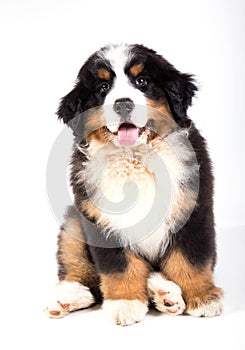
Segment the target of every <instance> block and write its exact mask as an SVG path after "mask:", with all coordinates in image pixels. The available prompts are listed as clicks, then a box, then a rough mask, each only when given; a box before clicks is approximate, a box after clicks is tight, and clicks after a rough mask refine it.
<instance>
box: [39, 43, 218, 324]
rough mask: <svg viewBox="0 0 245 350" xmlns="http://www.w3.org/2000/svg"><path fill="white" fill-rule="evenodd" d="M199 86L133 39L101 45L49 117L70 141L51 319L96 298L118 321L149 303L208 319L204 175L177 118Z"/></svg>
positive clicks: (208, 210)
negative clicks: (67, 202)
mask: <svg viewBox="0 0 245 350" xmlns="http://www.w3.org/2000/svg"><path fill="white" fill-rule="evenodd" d="M196 91H197V87H196V85H195V82H194V79H193V76H192V75H190V74H183V73H181V72H179V71H178V70H177V69H175V68H174V66H172V65H171V64H170V63H169V62H168V61H167V60H165V59H164V58H163V57H162V56H160V55H158V54H157V53H156V52H155V51H153V50H151V49H148V48H146V47H144V46H142V45H126V44H120V45H108V46H106V47H104V48H102V49H100V50H99V51H97V52H96V53H94V54H93V55H92V56H91V57H89V59H88V60H87V61H86V62H85V64H84V65H83V67H82V68H81V70H80V71H79V74H78V77H77V81H76V84H75V87H74V88H73V90H72V91H71V92H70V93H69V94H68V95H66V96H65V97H64V98H62V100H61V103H60V106H59V109H58V112H57V114H58V117H59V118H60V119H62V120H63V121H64V123H66V124H68V126H69V127H70V128H72V130H73V133H74V135H75V137H74V147H73V155H72V160H71V175H70V182H71V186H72V189H73V193H74V206H73V207H69V208H68V209H67V212H66V214H65V222H64V224H63V225H62V227H61V231H60V233H59V236H58V252H57V259H58V265H59V271H58V276H59V283H58V284H57V286H56V288H55V295H54V298H53V300H52V301H51V302H50V304H49V305H48V307H47V308H46V312H47V314H48V315H49V316H50V317H62V316H64V315H65V314H68V313H69V312H71V311H74V310H78V309H81V308H87V307H89V306H92V305H94V304H95V303H97V302H102V307H103V309H104V310H105V311H106V312H107V314H108V315H110V317H111V318H112V320H113V322H114V323H116V324H120V325H130V324H133V323H135V322H139V321H141V320H142V319H143V318H144V316H145V314H146V313H147V311H148V307H149V305H151V304H152V305H153V306H155V308H156V309H158V310H159V311H160V312H164V313H168V314H171V315H179V314H182V313H185V314H189V315H192V316H208V317H211V316H216V315H219V314H220V313H221V312H222V290H221V289H220V288H218V287H216V286H215V284H214V281H213V269H214V266H215V260H216V244H215V228H214V215H213V175H212V167H211V161H210V158H209V155H208V152H207V147H206V142H205V140H204V138H203V137H202V136H201V135H200V133H199V131H198V130H197V129H196V127H195V125H194V123H193V122H192V121H191V120H190V119H189V117H188V116H187V109H188V107H189V106H190V105H191V103H192V98H193V97H194V95H195V93H196Z"/></svg>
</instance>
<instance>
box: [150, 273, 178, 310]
mask: <svg viewBox="0 0 245 350" xmlns="http://www.w3.org/2000/svg"><path fill="white" fill-rule="evenodd" d="M147 288H148V295H149V297H150V299H151V300H152V301H153V303H154V304H155V307H156V309H157V310H159V311H161V312H167V313H168V314H170V315H180V314H182V313H183V312H184V310H185V302H184V300H183V298H182V295H181V289H180V287H179V286H178V285H177V284H175V283H174V282H171V281H167V280H165V279H164V278H163V276H162V275H161V274H160V273H158V272H153V273H151V274H150V277H149V278H148V280H147Z"/></svg>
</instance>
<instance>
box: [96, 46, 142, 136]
mask: <svg viewBox="0 0 245 350" xmlns="http://www.w3.org/2000/svg"><path fill="white" fill-rule="evenodd" d="M102 55H103V58H105V59H106V60H107V61H109V62H110V65H111V68H112V69H113V71H114V73H115V75H116V76H115V78H114V81H113V86H112V88H111V90H110V91H109V93H108V95H107V96H106V98H105V102H104V106H106V108H107V113H105V114H106V115H105V118H106V120H107V124H108V125H107V126H108V128H109V129H110V130H111V131H116V130H117V129H118V126H119V123H120V116H119V115H118V114H116V113H115V112H114V110H113V105H114V103H115V101H116V100H118V99H121V98H129V99H130V100H132V101H133V102H134V104H135V109H134V110H133V112H132V114H131V121H132V123H134V124H136V125H137V126H139V127H143V126H145V124H146V122H147V116H146V109H145V108H142V107H144V106H146V99H145V96H144V94H143V93H142V92H141V91H140V90H138V89H136V88H135V87H134V86H133V84H132V83H131V82H130V80H129V77H128V76H127V75H126V74H125V67H126V65H127V64H128V63H129V62H130V61H131V59H132V58H133V54H132V52H131V48H130V46H128V45H126V44H122V45H118V46H109V47H108V48H107V49H106V50H105V51H104V52H102Z"/></svg>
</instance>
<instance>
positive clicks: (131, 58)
mask: <svg viewBox="0 0 245 350" xmlns="http://www.w3.org/2000/svg"><path fill="white" fill-rule="evenodd" d="M196 90H197V88H196V86H195V85H194V83H193V79H192V76H191V75H188V74H182V73H180V72H179V71H177V70H176V69H175V68H174V67H173V66H172V65H171V64H170V63H169V62H168V61H166V60H165V59H164V58H163V57H161V56H160V55H158V54H156V52H155V51H153V50H150V49H148V48H146V47H144V46H141V45H109V46H106V47H104V48H102V49H101V50H99V51H97V52H96V53H95V54H93V55H92V56H91V57H90V58H89V59H88V60H87V62H85V64H84V65H83V67H82V68H81V70H80V71H79V74H78V77H77V82H76V85H75V87H74V89H73V90H72V91H71V92H70V93H69V94H68V95H67V96H65V97H64V98H63V99H62V101H61V104H60V107H59V109H58V113H57V114H58V116H59V118H61V119H63V121H64V122H65V123H68V124H69V125H70V126H71V127H72V129H73V130H74V131H75V134H76V135H78V136H80V137H82V138H83V139H89V137H91V134H93V133H94V132H96V134H97V137H100V138H101V140H102V139H104V140H105V141H106V142H108V141H113V142H114V143H115V144H116V145H118V146H133V145H136V144H137V143H138V142H140V143H142V142H148V141H149V139H152V138H153V134H155V133H157V134H161V133H162V132H164V131H163V129H164V130H165V131H166V129H169V128H171V127H172V126H173V125H176V124H179V125H182V124H183V123H184V122H185V120H186V119H187V117H186V113H187V109H188V107H189V106H190V105H191V102H192V97H193V96H194V94H195V91H196ZM164 117H166V118H167V119H166V118H165V119H164ZM166 124H167V128H166ZM163 125H165V126H163Z"/></svg>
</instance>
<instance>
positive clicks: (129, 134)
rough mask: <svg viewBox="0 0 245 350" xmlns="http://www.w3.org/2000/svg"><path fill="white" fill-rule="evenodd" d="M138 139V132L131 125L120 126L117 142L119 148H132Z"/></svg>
mask: <svg viewBox="0 0 245 350" xmlns="http://www.w3.org/2000/svg"><path fill="white" fill-rule="evenodd" d="M138 137H139V130H138V128H136V126H135V125H133V124H126V123H125V124H122V125H121V126H120V128H119V129H118V142H119V144H120V145H121V146H133V145H134V144H135V142H136V141H137V139H138Z"/></svg>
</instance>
